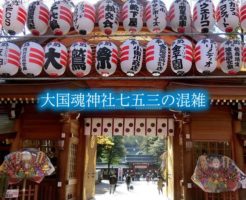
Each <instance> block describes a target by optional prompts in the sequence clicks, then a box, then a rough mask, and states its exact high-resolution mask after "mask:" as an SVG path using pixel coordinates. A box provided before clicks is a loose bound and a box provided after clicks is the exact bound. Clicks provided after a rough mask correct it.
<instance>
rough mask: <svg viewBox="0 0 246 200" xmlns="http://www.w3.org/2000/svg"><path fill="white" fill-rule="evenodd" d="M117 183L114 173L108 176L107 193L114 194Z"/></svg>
mask: <svg viewBox="0 0 246 200" xmlns="http://www.w3.org/2000/svg"><path fill="white" fill-rule="evenodd" d="M116 184H117V177H116V176H115V175H111V176H110V177H109V193H110V194H114V192H115V189H116Z"/></svg>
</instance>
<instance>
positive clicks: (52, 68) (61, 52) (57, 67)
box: [44, 42, 68, 77]
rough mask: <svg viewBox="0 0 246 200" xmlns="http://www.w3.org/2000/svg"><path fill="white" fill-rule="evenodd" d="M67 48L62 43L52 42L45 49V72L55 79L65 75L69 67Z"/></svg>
mask: <svg viewBox="0 0 246 200" xmlns="http://www.w3.org/2000/svg"><path fill="white" fill-rule="evenodd" d="M67 57H68V53H67V48H66V47H65V46H64V45H63V44H61V43H60V42H50V43H48V44H47V45H46V47H45V64H44V70H45V72H46V73H47V74H48V75H50V76H53V77H57V76H61V75H63V74H64V72H65V70H66V66H67Z"/></svg>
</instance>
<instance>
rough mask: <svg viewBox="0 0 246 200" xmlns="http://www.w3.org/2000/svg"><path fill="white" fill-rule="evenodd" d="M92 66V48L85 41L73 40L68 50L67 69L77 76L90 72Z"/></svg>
mask: <svg viewBox="0 0 246 200" xmlns="http://www.w3.org/2000/svg"><path fill="white" fill-rule="evenodd" d="M91 66H92V49H91V47H90V45H89V44H87V43H85V42H75V43H73V44H72V46H71V47H70V51H69V69H70V71H71V72H72V73H73V74H74V75H75V76H77V77H83V76H86V75H88V74H89V73H90V71H91Z"/></svg>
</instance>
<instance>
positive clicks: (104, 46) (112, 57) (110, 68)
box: [96, 42, 118, 76]
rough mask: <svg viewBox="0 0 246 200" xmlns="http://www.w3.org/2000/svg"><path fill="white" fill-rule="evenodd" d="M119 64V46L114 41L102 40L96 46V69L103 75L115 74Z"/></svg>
mask: <svg viewBox="0 0 246 200" xmlns="http://www.w3.org/2000/svg"><path fill="white" fill-rule="evenodd" d="M117 64H118V48H117V46H116V45H115V44H114V43H112V42H100V43H99V44H98V45H97V48H96V70H97V72H98V73H99V74H100V75H102V76H110V75H112V74H114V72H115V70H116V68H117Z"/></svg>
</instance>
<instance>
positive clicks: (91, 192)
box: [83, 136, 97, 200]
mask: <svg viewBox="0 0 246 200" xmlns="http://www.w3.org/2000/svg"><path fill="white" fill-rule="evenodd" d="M96 148H97V137H96V136H86V149H85V163H84V188H83V200H88V199H91V198H93V197H94V196H95V178H96V153H97V149H96Z"/></svg>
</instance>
